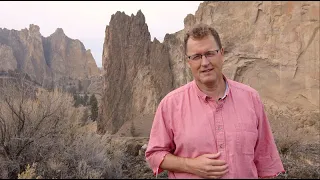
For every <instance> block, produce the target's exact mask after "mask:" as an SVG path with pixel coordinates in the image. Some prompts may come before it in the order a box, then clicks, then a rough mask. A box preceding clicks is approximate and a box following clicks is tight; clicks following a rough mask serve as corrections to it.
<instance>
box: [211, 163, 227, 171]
mask: <svg viewBox="0 0 320 180" xmlns="http://www.w3.org/2000/svg"><path fill="white" fill-rule="evenodd" d="M227 169H228V165H227V164H225V165H223V166H213V167H212V168H211V169H210V171H214V172H222V171H224V170H227Z"/></svg>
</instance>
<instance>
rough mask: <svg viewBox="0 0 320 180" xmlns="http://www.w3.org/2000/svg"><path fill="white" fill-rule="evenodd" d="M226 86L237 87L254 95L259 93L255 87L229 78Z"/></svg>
mask: <svg viewBox="0 0 320 180" xmlns="http://www.w3.org/2000/svg"><path fill="white" fill-rule="evenodd" d="M228 86H229V87H230V88H235V89H238V90H240V91H242V92H246V93H250V94H254V95H259V94H258V91H257V90H256V89H254V88H252V87H250V86H248V85H246V84H243V83H240V82H237V81H233V80H231V79H228Z"/></svg>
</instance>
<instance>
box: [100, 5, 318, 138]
mask: <svg viewBox="0 0 320 180" xmlns="http://www.w3.org/2000/svg"><path fill="white" fill-rule="evenodd" d="M199 22H202V23H206V24H210V25H212V26H213V27H215V29H216V30H217V31H218V32H219V34H220V37H221V39H222V45H223V47H224V48H225V64H224V68H223V72H224V74H225V75H226V76H227V77H228V78H230V79H233V80H236V81H239V82H242V83H245V84H248V85H250V86H251V87H253V88H255V89H256V90H258V91H259V93H260V95H261V98H262V100H263V102H264V104H265V107H266V110H267V113H268V116H269V119H270V121H271V123H272V126H273V128H274V130H275V131H276V132H280V131H282V132H283V131H284V130H283V129H286V130H285V131H301V132H302V133H304V134H308V133H309V134H314V135H316V136H315V138H319V132H318V131H317V128H318V127H320V125H319V117H320V116H319V3H318V2H275V1H272V2H262V1H261V2H232V3H231V2H204V3H201V4H200V6H199V8H198V10H197V11H196V13H195V15H192V14H189V15H187V16H186V18H185V20H184V25H185V28H184V29H183V30H181V31H178V32H177V33H174V34H167V35H166V36H165V39H164V42H163V43H158V42H157V41H154V42H152V43H151V42H150V35H149V32H148V29H147V25H146V24H145V22H144V16H143V15H142V13H141V12H140V11H139V12H138V13H137V15H136V16H131V17H129V16H126V15H125V14H123V13H120V12H117V13H116V14H115V15H113V16H112V18H111V21H110V24H109V26H107V28H106V37H105V43H104V52H103V68H104V71H105V74H104V83H105V87H104V88H105V89H104V92H105V94H104V96H103V102H104V104H103V106H102V108H101V111H103V113H104V114H103V115H102V117H101V120H100V121H99V123H98V131H99V132H101V133H104V132H106V131H107V130H108V129H111V130H112V131H113V132H116V131H117V130H118V129H119V128H120V126H122V125H123V124H124V123H125V122H129V121H130V120H133V119H137V117H138V115H140V116H142V115H146V114H150V113H151V114H152V113H154V111H155V108H156V106H157V105H158V102H159V100H160V99H161V97H163V96H164V95H165V94H166V93H168V92H169V91H170V90H171V89H174V88H177V87H179V86H181V85H183V84H185V83H187V82H189V81H191V80H192V76H191V74H190V71H189V70H188V68H187V66H186V65H185V59H184V52H183V35H184V32H185V31H186V30H187V29H188V28H189V27H190V26H191V25H193V24H195V23H199ZM156 53H157V54H158V55H155V56H153V54H156ZM151 62H153V65H152V63H151ZM160 62H161V63H160ZM154 78H157V79H154ZM155 84H158V85H161V86H160V87H161V88H160V87H157V86H156V85H155ZM162 87H165V88H162ZM157 91H159V92H161V93H159V92H157ZM149 119H151V118H149ZM146 121H149V120H146ZM151 121H152V119H151ZM149 124H151V123H149ZM146 128H148V129H150V128H151V126H149V127H146Z"/></svg>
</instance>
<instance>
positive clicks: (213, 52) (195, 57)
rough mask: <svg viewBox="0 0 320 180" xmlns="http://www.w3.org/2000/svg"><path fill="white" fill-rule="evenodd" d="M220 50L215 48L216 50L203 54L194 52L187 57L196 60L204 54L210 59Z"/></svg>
mask: <svg viewBox="0 0 320 180" xmlns="http://www.w3.org/2000/svg"><path fill="white" fill-rule="evenodd" d="M219 51H220V49H217V50H213V51H207V52H206V53H204V54H194V55H191V56H188V55H187V57H188V59H191V60H193V61H198V60H200V59H202V56H205V57H206V58H207V59H209V60H211V59H212V58H213V57H215V56H216V55H217V54H218V52H219Z"/></svg>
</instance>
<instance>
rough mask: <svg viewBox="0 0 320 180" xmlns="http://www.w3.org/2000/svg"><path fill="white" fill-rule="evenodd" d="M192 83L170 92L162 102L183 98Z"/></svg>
mask: <svg viewBox="0 0 320 180" xmlns="http://www.w3.org/2000/svg"><path fill="white" fill-rule="evenodd" d="M192 83H193V81H191V82H188V83H187V84H185V85H183V86H180V87H178V88H176V89H174V90H172V91H171V92H169V93H168V94H167V95H166V96H165V97H164V98H163V100H172V99H176V98H179V97H181V96H183V95H184V94H185V93H188V90H189V89H190V88H191V86H192Z"/></svg>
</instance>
